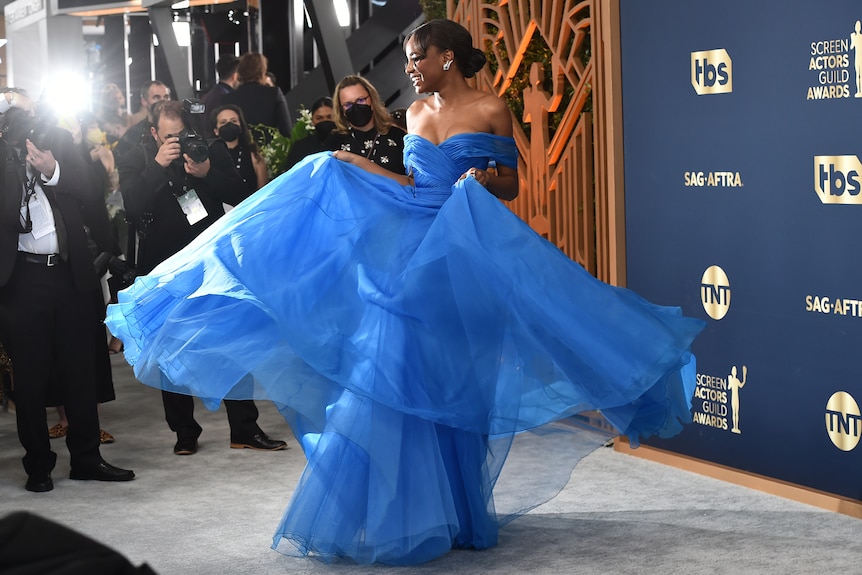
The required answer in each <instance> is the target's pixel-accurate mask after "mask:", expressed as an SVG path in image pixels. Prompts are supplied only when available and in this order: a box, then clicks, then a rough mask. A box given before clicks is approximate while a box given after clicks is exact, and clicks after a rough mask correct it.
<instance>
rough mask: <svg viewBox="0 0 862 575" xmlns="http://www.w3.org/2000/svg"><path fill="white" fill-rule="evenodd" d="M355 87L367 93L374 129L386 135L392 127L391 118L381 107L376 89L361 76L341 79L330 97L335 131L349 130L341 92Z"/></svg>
mask: <svg viewBox="0 0 862 575" xmlns="http://www.w3.org/2000/svg"><path fill="white" fill-rule="evenodd" d="M357 85H358V86H362V87H363V88H365V91H366V92H368V96H369V98H370V99H371V102H370V103H369V104H370V106H371V110H372V111H373V112H374V115H373V118H374V128H375V129H376V130H377V131H378V132H379V133H380V134H386V133H388V132H389V128H391V127H392V126H393V124H394V122H393V121H392V116H390V115H389V110H387V109H386V106H384V105H383V100H381V99H380V94H379V93H378V92H377V88H375V87H374V86H373V85H372V84H371V82H369V81H368V80H366V79H365V78H363V77H362V76H353V75H351V76H345V77H344V78H342V80H341V81H340V82H339V83H338V85H337V86H336V87H335V92H334V93H333V95H332V104H333V106H332V111H333V116H334V120H335V126H336V129H337V130H338V131H339V132H347V131H348V130H349V128H350V122H348V121H347V116H345V115H344V108H343V107H342V105H341V90H343V89H344V88H347V87H349V86H357Z"/></svg>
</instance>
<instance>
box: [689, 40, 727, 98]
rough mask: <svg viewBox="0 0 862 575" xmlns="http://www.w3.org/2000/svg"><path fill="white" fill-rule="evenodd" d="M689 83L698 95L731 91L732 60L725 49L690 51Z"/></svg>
mask: <svg viewBox="0 0 862 575" xmlns="http://www.w3.org/2000/svg"><path fill="white" fill-rule="evenodd" d="M691 85H692V86H694V91H695V92H697V93H698V95H699V96H703V95H704V94H729V93H730V92H733V62H732V61H731V60H730V56H729V55H728V54H727V50H725V49H724V48H720V49H718V50H706V51H703V52H692V53H691Z"/></svg>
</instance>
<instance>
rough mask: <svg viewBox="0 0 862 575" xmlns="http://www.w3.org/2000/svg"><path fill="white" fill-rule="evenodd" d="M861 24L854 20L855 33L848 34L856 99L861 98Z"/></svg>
mask: <svg viewBox="0 0 862 575" xmlns="http://www.w3.org/2000/svg"><path fill="white" fill-rule="evenodd" d="M860 28H862V23H860V22H859V20H856V31H855V32H851V33H850V49H851V50H853V52H854V54H853V67H854V68H855V69H856V70H855V71H856V93H855V94H854V95H853V96H854V97H856V98H862V32H860Z"/></svg>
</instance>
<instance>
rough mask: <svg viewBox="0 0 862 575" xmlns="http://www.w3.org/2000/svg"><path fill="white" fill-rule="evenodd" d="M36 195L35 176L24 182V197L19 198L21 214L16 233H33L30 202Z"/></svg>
mask: <svg viewBox="0 0 862 575" xmlns="http://www.w3.org/2000/svg"><path fill="white" fill-rule="evenodd" d="M35 194H36V176H33V177H32V178H30V179H29V180H24V195H23V196H22V197H21V213H20V215H19V216H18V233H19V234H29V233H30V232H32V231H33V217H32V215H31V214H30V200H31V199H32V198H33V196H34V195H35Z"/></svg>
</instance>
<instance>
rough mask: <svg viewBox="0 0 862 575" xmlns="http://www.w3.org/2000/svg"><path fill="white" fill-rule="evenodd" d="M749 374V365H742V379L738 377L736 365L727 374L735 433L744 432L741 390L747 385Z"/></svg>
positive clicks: (733, 430)
mask: <svg viewBox="0 0 862 575" xmlns="http://www.w3.org/2000/svg"><path fill="white" fill-rule="evenodd" d="M747 376H748V367H747V366H745V365H743V366H742V380H740V379H739V378H737V377H736V366H735V365H734V366H733V367H731V368H730V375H728V376H727V387H728V388H729V389H730V409H731V411H732V414H733V427H732V428H731V429H730V430H731V431H732V432H733V433H742V432H741V431H740V430H739V390H741V389H742V388H743V387H744V386H745V378H746V377H747Z"/></svg>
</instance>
